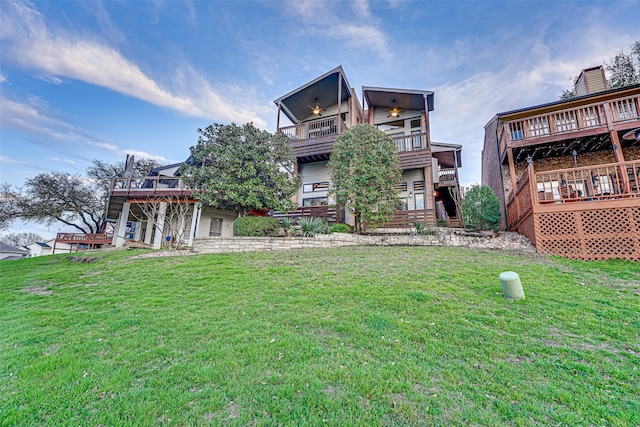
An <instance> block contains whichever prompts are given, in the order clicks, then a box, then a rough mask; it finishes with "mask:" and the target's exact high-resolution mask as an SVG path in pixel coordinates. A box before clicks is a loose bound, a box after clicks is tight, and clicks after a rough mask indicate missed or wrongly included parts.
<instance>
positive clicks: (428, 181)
mask: <svg viewBox="0 0 640 427" xmlns="http://www.w3.org/2000/svg"><path fill="white" fill-rule="evenodd" d="M424 189H425V190H426V191H425V198H426V200H425V208H426V209H435V208H436V199H435V195H434V194H433V193H434V192H435V189H434V188H433V166H431V165H429V166H425V167H424Z"/></svg>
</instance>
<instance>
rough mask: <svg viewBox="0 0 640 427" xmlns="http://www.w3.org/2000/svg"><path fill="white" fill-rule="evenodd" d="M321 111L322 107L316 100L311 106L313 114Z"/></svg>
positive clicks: (317, 114) (318, 113)
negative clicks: (313, 105)
mask: <svg viewBox="0 0 640 427" xmlns="http://www.w3.org/2000/svg"><path fill="white" fill-rule="evenodd" d="M321 112H322V109H320V104H318V103H317V102H316V106H315V107H313V114H315V115H316V116H319V115H320V113H321Z"/></svg>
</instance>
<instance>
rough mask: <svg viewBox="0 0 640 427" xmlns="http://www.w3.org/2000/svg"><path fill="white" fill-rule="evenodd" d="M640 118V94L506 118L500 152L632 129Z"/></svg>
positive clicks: (503, 153)
mask: <svg viewBox="0 0 640 427" xmlns="http://www.w3.org/2000/svg"><path fill="white" fill-rule="evenodd" d="M514 114H515V113H514ZM638 120H640V95H631V96H626V97H620V98H616V99H613V100H608V101H606V102H599V103H590V104H585V105H581V106H577V107H573V108H567V109H562V110H555V111H550V112H547V113H544V114H536V115H531V116H528V117H525V118H519V119H516V120H510V121H506V122H505V123H504V126H503V128H502V129H501V133H502V134H501V137H500V155H501V157H503V156H504V155H505V152H506V149H507V147H508V146H511V147H514V148H515V147H524V146H528V145H534V144H535V145H541V144H548V143H553V142H556V141H562V140H569V139H573V140H575V139H578V138H583V137H588V136H592V135H597V134H603V133H608V132H609V131H611V130H625V129H631V128H633V127H636V126H637V121H638Z"/></svg>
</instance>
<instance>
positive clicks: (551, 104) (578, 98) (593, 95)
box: [487, 83, 640, 124]
mask: <svg viewBox="0 0 640 427" xmlns="http://www.w3.org/2000/svg"><path fill="white" fill-rule="evenodd" d="M638 88H640V83H639V84H634V85H629V86H624V87H620V88H616V89H609V90H605V91H602V92H596V93H590V94H588V95H582V96H576V97H574V98H569V99H561V100H558V101H553V102H547V103H545V104H538V105H533V106H530V107H524V108H518V109H516V110H511V111H504V112H502V113H498V114H496V116H497V117H498V118H501V117H502V116H509V115H512V114H518V113H524V112H526V111H529V110H538V109H546V108H551V107H557V106H560V105H563V104H566V105H567V107H566V108H569V105H570V104H572V103H579V101H584V100H588V99H589V98H599V97H604V98H605V99H606V97H607V96H608V95H611V94H615V93H616V92H624V91H627V90H631V89H638ZM554 109H556V110H557V109H558V108H554ZM491 121H493V119H491V120H490V121H489V123H491ZM487 124H488V123H487Z"/></svg>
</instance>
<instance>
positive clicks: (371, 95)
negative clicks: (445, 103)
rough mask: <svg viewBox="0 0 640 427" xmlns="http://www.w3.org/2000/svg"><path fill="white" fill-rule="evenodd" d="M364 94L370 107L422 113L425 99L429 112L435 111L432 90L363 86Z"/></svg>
mask: <svg viewBox="0 0 640 427" xmlns="http://www.w3.org/2000/svg"><path fill="white" fill-rule="evenodd" d="M362 93H363V94H364V99H365V100H366V101H367V105H368V106H369V107H371V106H373V107H382V108H394V107H398V108H401V109H403V110H417V111H422V110H424V109H425V108H424V107H425V98H426V103H427V106H428V108H429V111H433V109H434V95H433V91H430V90H414V89H394V88H384V87H373V86H363V87H362Z"/></svg>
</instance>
